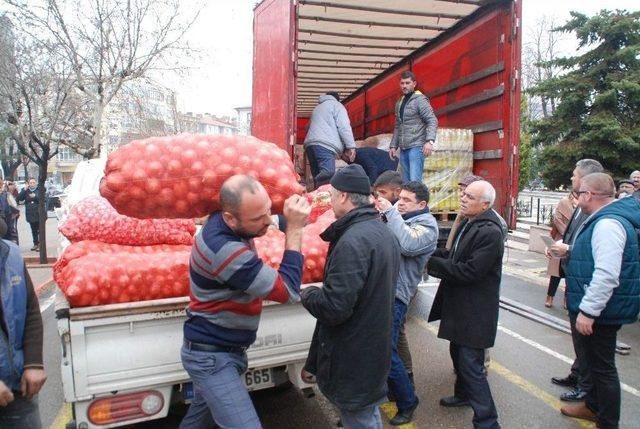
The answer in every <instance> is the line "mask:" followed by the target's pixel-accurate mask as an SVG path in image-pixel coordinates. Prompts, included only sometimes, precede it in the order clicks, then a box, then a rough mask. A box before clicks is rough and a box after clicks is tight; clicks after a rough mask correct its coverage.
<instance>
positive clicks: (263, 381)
mask: <svg viewBox="0 0 640 429" xmlns="http://www.w3.org/2000/svg"><path fill="white" fill-rule="evenodd" d="M244 384H245V386H247V389H249V390H257V389H265V388H267V387H273V386H275V383H274V382H273V372H272V371H271V368H264V369H254V370H252V371H247V372H245V374H244Z"/></svg>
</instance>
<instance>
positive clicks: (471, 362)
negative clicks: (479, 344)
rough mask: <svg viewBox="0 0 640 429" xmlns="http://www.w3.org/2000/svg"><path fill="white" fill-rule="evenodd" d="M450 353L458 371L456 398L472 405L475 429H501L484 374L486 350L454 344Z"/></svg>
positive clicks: (450, 344)
mask: <svg viewBox="0 0 640 429" xmlns="http://www.w3.org/2000/svg"><path fill="white" fill-rule="evenodd" d="M449 353H450V354H451V360H452V361H453V368H454V369H455V371H456V384H455V387H454V396H455V397H456V398H460V399H466V400H468V401H469V403H470V404H471V408H473V427H474V429H500V425H499V424H498V411H497V410H496V405H495V403H494V402H493V396H491V389H490V388H489V383H488V382H487V375H486V374H485V372H484V349H474V348H471V347H466V346H462V345H460V344H456V343H453V342H452V343H449Z"/></svg>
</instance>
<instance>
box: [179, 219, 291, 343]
mask: <svg viewBox="0 0 640 429" xmlns="http://www.w3.org/2000/svg"><path fill="white" fill-rule="evenodd" d="M252 244H253V243H252V242H251V241H248V240H244V239H242V238H241V237H239V236H237V235H236V234H235V233H234V232H233V231H232V230H231V228H229V227H228V226H227V224H226V223H225V222H224V221H223V219H222V214H221V213H220V212H217V213H214V214H213V215H211V217H210V218H209V221H208V222H207V224H206V225H205V226H204V227H203V228H202V230H200V232H199V233H198V234H197V235H196V237H195V241H194V244H193V248H192V250H191V259H190V261H189V280H190V298H191V302H190V304H189V308H188V309H187V321H186V322H185V324H184V337H185V339H187V340H189V341H192V342H195V343H203V344H213V345H218V346H229V347H249V346H250V345H251V344H252V343H253V342H254V341H255V339H256V331H257V329H258V322H259V321H260V313H261V312H262V301H263V300H265V299H266V300H270V301H276V302H280V303H292V302H298V301H299V300H300V282H301V280H302V266H303V256H302V254H301V253H300V252H296V251H293V250H285V252H284V255H283V257H282V263H281V264H280V268H279V269H278V270H275V269H273V268H271V267H269V266H268V265H266V264H264V263H263V262H262V260H260V258H258V255H257V254H256V253H255V251H254V250H253V245H252Z"/></svg>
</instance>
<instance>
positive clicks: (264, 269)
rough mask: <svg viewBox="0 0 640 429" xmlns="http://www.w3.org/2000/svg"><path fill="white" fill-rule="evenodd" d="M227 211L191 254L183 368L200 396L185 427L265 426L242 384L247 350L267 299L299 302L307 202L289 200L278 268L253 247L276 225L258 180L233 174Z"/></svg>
mask: <svg viewBox="0 0 640 429" xmlns="http://www.w3.org/2000/svg"><path fill="white" fill-rule="evenodd" d="M220 206H221V208H222V209H221V211H219V212H215V213H213V214H212V215H211V216H210V217H209V220H208V221H207V223H206V225H205V226H204V227H203V228H202V230H201V231H200V232H199V233H198V234H197V235H196V237H195V241H194V244H193V249H192V251H191V259H190V263H189V278H190V283H191V286H190V288H191V293H190V297H191V302H190V304H189V308H188V309H187V321H186V322H185V324H184V345H183V347H182V364H183V365H184V368H185V369H186V371H187V372H188V373H189V376H190V377H191V380H192V381H193V390H194V398H193V401H192V402H191V406H190V407H189V411H188V412H187V415H186V416H185V417H184V419H183V420H182V423H181V424H180V428H181V429H196V428H197V429H204V428H210V427H212V426H213V423H214V421H215V423H216V424H218V426H220V427H223V428H227V429H232V428H233V429H258V428H261V427H262V426H261V425H260V420H259V419H258V415H257V413H256V411H255V409H254V407H253V403H252V402H251V398H250V397H249V394H248V392H247V389H246V387H245V386H244V384H243V382H242V377H241V376H242V374H243V373H244V372H245V371H246V369H247V355H246V350H247V348H248V347H249V346H250V345H251V344H252V343H253V342H254V341H255V339H256V331H257V329H258V322H259V320H260V313H261V311H262V300H263V299H268V300H271V301H277V302H280V303H293V302H298V301H299V300H300V295H299V293H300V283H301V280H302V266H303V256H302V254H301V253H300V248H301V243H302V228H303V226H304V224H305V222H306V220H307V217H308V216H309V213H310V212H311V207H310V206H309V204H308V203H307V200H306V198H304V197H301V196H299V195H293V196H292V197H290V198H289V199H287V201H285V205H284V217H285V219H286V224H287V225H286V240H285V251H284V255H283V256H282V262H281V264H280V268H279V269H278V270H275V269H273V268H270V267H269V266H267V265H266V264H264V263H263V262H262V261H261V260H260V258H258V255H257V254H256V253H255V248H254V246H253V242H252V239H253V238H255V237H260V236H262V235H264V234H265V233H266V232H267V230H268V228H269V227H270V225H271V224H272V218H271V199H270V198H269V194H267V191H266V190H265V189H264V187H263V186H262V185H261V184H260V183H259V182H258V181H256V180H255V179H253V178H252V177H249V176H244V175H236V176H232V177H230V178H229V179H227V180H226V181H225V182H224V184H223V185H222V188H221V189H220Z"/></svg>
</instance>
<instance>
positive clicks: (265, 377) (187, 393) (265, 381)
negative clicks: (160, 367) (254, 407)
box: [182, 368, 276, 401]
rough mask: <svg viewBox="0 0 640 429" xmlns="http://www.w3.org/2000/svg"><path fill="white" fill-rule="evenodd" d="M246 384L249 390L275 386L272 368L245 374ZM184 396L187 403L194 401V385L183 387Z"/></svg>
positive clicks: (184, 385)
mask: <svg viewBox="0 0 640 429" xmlns="http://www.w3.org/2000/svg"><path fill="white" fill-rule="evenodd" d="M244 384H245V386H247V389H249V390H258V389H266V388H267V387H273V386H275V385H276V384H275V382H274V381H273V371H272V370H271V368H264V369H254V370H251V371H247V372H245V374H244ZM182 395H183V397H184V400H185V401H192V400H193V383H184V384H183V385H182Z"/></svg>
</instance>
